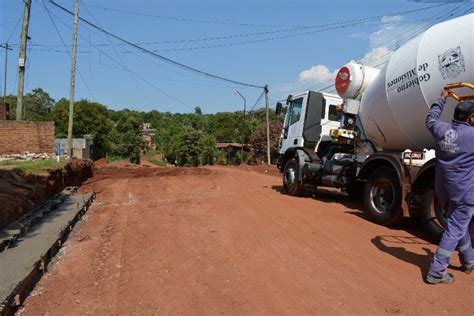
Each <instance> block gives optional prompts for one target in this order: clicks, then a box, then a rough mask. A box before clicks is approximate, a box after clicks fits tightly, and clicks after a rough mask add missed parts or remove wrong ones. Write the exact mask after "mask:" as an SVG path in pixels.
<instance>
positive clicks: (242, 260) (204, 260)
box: [22, 167, 474, 315]
mask: <svg viewBox="0 0 474 316" xmlns="http://www.w3.org/2000/svg"><path fill="white" fill-rule="evenodd" d="M92 188H94V189H95V190H96V192H97V200H96V201H95V202H94V204H93V206H92V208H91V209H90V210H89V212H88V213H87V214H86V216H85V219H84V221H85V222H84V223H83V225H82V227H81V228H80V229H79V230H78V231H77V232H76V234H75V236H74V237H73V238H72V239H71V240H70V241H68V242H67V243H66V246H65V249H64V251H63V256H62V259H60V260H59V262H57V263H56V264H55V265H54V266H53V267H52V268H51V270H50V271H49V272H48V273H47V275H46V276H45V277H44V278H43V279H42V280H41V281H40V282H39V284H38V286H37V288H36V290H35V291H34V293H33V294H32V295H31V296H30V297H29V298H28V299H27V301H26V303H25V306H24V309H23V310H22V313H23V314H25V315H37V314H48V315H84V314H105V315H116V314H158V313H159V314H178V313H179V314H218V313H219V314H220V313H226V314H368V315H380V314H418V315H431V314H452V315H473V314H474V304H473V303H472V302H473V301H472V295H473V293H474V282H473V275H465V274H463V273H461V272H459V271H457V270H456V269H455V268H453V269H451V272H453V273H454V275H455V277H456V282H455V283H454V284H451V285H439V286H430V285H427V284H425V283H423V281H422V275H423V274H424V273H426V269H427V268H428V265H429V262H430V259H431V256H432V254H433V251H435V249H436V247H435V246H434V245H432V244H429V243H427V242H425V241H424V240H423V239H421V238H419V237H418V236H419V235H420V233H419V231H417V230H416V229H415V228H413V227H414V225H412V226H410V225H408V226H404V227H401V228H399V229H389V228H386V227H382V226H378V225H376V224H373V223H371V222H369V221H367V220H366V219H365V218H364V216H362V215H361V212H360V211H359V210H358V209H357V205H354V204H352V202H351V201H350V200H349V199H348V198H347V196H346V195H344V194H342V193H337V192H332V191H331V192H330V191H318V192H317V193H315V195H314V196H312V195H308V196H306V197H291V196H287V195H284V194H281V193H280V191H281V184H280V179H279V178H277V177H273V176H266V175H263V174H259V173H256V172H253V171H245V170H240V169H239V168H231V167H206V168H197V169H179V168H156V169H150V168H144V167H142V168H128V169H127V168H123V169H120V168H103V169H99V170H98V173H97V174H96V175H95V176H94V178H92V179H91V180H90V181H88V183H86V185H85V186H83V187H82V188H81V190H83V191H87V190H91V189H92ZM452 263H453V265H454V266H455V267H458V266H459V261H458V260H457V259H454V260H453V262H452Z"/></svg>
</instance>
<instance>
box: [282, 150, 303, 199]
mask: <svg viewBox="0 0 474 316" xmlns="http://www.w3.org/2000/svg"><path fill="white" fill-rule="evenodd" d="M297 172H298V162H297V161H296V159H295V158H291V159H290V160H288V161H287V162H286V164H285V168H284V169H283V187H284V188H285V192H286V193H288V194H289V195H293V196H297V195H300V194H301V189H302V186H303V185H302V181H297V180H296V174H297Z"/></svg>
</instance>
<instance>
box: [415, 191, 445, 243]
mask: <svg viewBox="0 0 474 316" xmlns="http://www.w3.org/2000/svg"><path fill="white" fill-rule="evenodd" d="M421 221H422V224H423V226H424V227H425V229H426V231H427V233H428V234H429V235H430V237H431V238H432V239H433V241H435V242H438V241H439V240H440V239H441V236H442V235H443V231H444V228H445V227H446V221H447V218H446V214H445V211H444V209H443V208H442V207H441V205H440V203H439V202H438V199H437V198H436V194H435V189H434V188H433V187H430V188H429V189H428V190H426V192H425V194H424V196H423V204H422V210H421Z"/></svg>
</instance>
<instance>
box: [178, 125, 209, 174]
mask: <svg viewBox="0 0 474 316" xmlns="http://www.w3.org/2000/svg"><path fill="white" fill-rule="evenodd" d="M200 142H201V133H200V132H198V131H196V130H195V129H193V128H187V129H186V130H185V131H184V133H183V134H182V135H181V137H179V139H178V147H177V150H176V160H177V163H178V165H180V166H193V167H197V166H198V165H199V164H200V158H201V155H202V153H203V150H202V147H201V146H200Z"/></svg>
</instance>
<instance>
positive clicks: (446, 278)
mask: <svg viewBox="0 0 474 316" xmlns="http://www.w3.org/2000/svg"><path fill="white" fill-rule="evenodd" d="M425 281H426V283H429V284H450V283H453V282H454V276H453V275H452V274H451V273H445V274H444V275H443V276H442V277H435V276H433V275H431V274H428V275H427V276H426V279H425Z"/></svg>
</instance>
